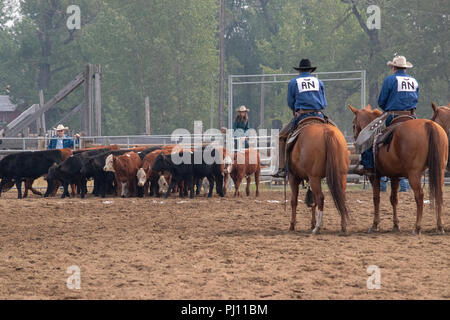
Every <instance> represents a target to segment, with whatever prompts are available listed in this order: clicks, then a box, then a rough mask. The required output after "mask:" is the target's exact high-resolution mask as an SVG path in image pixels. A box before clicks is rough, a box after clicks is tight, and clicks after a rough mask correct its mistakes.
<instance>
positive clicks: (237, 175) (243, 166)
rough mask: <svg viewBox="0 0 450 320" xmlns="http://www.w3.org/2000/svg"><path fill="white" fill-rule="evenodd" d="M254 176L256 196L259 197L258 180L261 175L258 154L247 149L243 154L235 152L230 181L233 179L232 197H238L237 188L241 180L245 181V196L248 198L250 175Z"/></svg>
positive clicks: (253, 150)
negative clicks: (233, 190) (233, 189)
mask: <svg viewBox="0 0 450 320" xmlns="http://www.w3.org/2000/svg"><path fill="white" fill-rule="evenodd" d="M252 174H254V175H255V183H256V196H257V197H258V196H259V178H260V175H261V160H260V157H259V152H258V151H257V150H255V149H251V148H250V149H247V150H245V152H236V153H235V154H234V162H233V167H232V169H231V173H230V175H231V179H233V182H234V186H235V189H236V191H235V193H234V196H235V197H236V196H240V192H239V187H240V186H241V183H242V179H244V177H245V178H246V179H247V188H246V193H247V196H250V183H251V180H252V178H251V175H252Z"/></svg>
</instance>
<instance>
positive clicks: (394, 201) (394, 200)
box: [391, 178, 400, 231]
mask: <svg viewBox="0 0 450 320" xmlns="http://www.w3.org/2000/svg"><path fill="white" fill-rule="evenodd" d="M399 185H400V180H399V178H391V205H392V210H393V213H394V229H393V230H394V231H400V227H399V225H398V224H399V221H398V216H397V205H398V187H399Z"/></svg>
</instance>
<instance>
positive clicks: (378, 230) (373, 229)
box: [369, 227, 380, 233]
mask: <svg viewBox="0 0 450 320" xmlns="http://www.w3.org/2000/svg"><path fill="white" fill-rule="evenodd" d="M377 232H380V228H379V227H372V228H370V229H369V233H377Z"/></svg>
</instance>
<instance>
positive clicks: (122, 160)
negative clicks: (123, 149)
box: [112, 152, 142, 198]
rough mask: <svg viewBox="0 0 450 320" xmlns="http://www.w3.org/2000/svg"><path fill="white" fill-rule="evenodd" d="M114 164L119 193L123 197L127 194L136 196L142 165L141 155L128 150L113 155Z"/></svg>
mask: <svg viewBox="0 0 450 320" xmlns="http://www.w3.org/2000/svg"><path fill="white" fill-rule="evenodd" d="M112 165H113V169H114V174H115V177H116V186H117V195H118V196H122V198H125V197H126V196H127V195H129V196H130V197H133V196H136V191H137V190H136V186H137V172H138V170H139V168H140V167H141V166H142V160H141V158H140V157H139V155H138V154H137V153H135V152H128V153H125V154H124V155H122V156H119V157H116V156H113V157H112ZM127 191H128V192H127ZM119 193H120V194H119Z"/></svg>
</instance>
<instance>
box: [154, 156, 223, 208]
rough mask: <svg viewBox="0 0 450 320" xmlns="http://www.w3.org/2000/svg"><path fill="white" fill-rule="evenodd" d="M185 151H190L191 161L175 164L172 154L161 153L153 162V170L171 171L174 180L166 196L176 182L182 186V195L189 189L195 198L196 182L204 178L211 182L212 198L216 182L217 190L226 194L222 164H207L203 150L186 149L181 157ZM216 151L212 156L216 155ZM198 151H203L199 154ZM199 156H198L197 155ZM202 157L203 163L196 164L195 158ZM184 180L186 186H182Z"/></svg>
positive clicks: (210, 193)
mask: <svg viewBox="0 0 450 320" xmlns="http://www.w3.org/2000/svg"><path fill="white" fill-rule="evenodd" d="M185 152H188V153H189V156H188V157H187V158H188V159H189V161H187V163H186V162H182V163H181V164H175V163H174V162H173V159H172V155H169V156H164V155H163V154H160V155H159V156H158V157H157V158H156V160H155V163H154V164H153V167H152V170H153V171H156V172H163V171H169V172H170V174H171V175H172V181H171V183H170V186H169V189H168V190H167V193H166V195H165V197H166V198H168V197H169V196H170V194H171V193H172V190H173V188H174V187H175V185H176V184H178V185H179V187H180V197H182V196H183V195H186V191H187V190H189V192H190V198H191V199H193V198H194V182H197V181H199V180H201V179H203V178H205V177H206V178H207V179H208V181H209V184H210V188H209V194H208V197H209V198H211V197H212V195H213V189H214V182H216V184H217V191H218V193H219V195H220V196H221V197H223V196H224V193H223V174H222V171H221V166H220V164H218V163H214V164H206V163H205V161H204V159H203V151H201V150H197V151H195V152H189V151H184V152H180V153H179V154H178V156H179V159H184V155H185ZM214 152H215V151H213V154H212V156H213V157H214ZM198 153H201V155H200V154H198ZM196 156H197V157H196ZM200 156H202V157H201V159H202V163H201V164H195V163H194V159H195V158H197V159H200ZM182 182H184V188H185V189H183V188H182V187H181V185H182Z"/></svg>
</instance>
